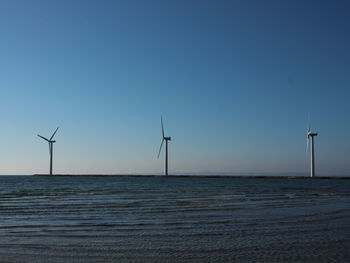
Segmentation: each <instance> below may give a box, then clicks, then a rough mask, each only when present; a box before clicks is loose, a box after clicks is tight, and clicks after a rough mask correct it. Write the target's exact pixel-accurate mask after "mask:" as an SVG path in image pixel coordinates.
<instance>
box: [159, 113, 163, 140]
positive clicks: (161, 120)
mask: <svg viewBox="0 0 350 263" xmlns="http://www.w3.org/2000/svg"><path fill="white" fill-rule="evenodd" d="M160 122H161V123H162V136H163V138H164V125H163V117H162V116H161V117H160Z"/></svg>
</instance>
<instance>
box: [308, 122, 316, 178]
mask: <svg viewBox="0 0 350 263" xmlns="http://www.w3.org/2000/svg"><path fill="white" fill-rule="evenodd" d="M306 134H307V148H306V149H307V153H309V144H310V143H311V151H310V176H311V177H314V176H315V146H314V137H315V136H317V133H314V132H311V124H310V117H309V123H308V128H307V133H306Z"/></svg>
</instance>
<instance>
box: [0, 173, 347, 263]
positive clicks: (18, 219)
mask: <svg viewBox="0 0 350 263" xmlns="http://www.w3.org/2000/svg"><path fill="white" fill-rule="evenodd" d="M0 262H9V263H10V262H26V263H27V262H84V263H89V262H317V263H319V262H350V180H308V179H245V178H240V179H239V178H149V177H148V178H140V177H137V178H133V177H129V178H116V177H113V178H108V177H100V178H99V177H59V178H55V177H51V178H50V177H29V176H11V177H10V176H2V177H0Z"/></svg>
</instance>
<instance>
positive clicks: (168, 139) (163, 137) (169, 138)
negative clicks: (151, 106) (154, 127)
mask: <svg viewBox="0 0 350 263" xmlns="http://www.w3.org/2000/svg"><path fill="white" fill-rule="evenodd" d="M160 121H161V124H162V143H161V144H160V148H159V152H158V159H159V156H160V152H161V151H162V146H163V142H164V141H165V176H168V141H171V137H166V136H165V135H164V126H163V117H161V118H160Z"/></svg>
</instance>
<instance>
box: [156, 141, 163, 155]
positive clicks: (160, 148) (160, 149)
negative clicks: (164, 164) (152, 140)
mask: <svg viewBox="0 0 350 263" xmlns="http://www.w3.org/2000/svg"><path fill="white" fill-rule="evenodd" d="M163 142H164V138H163V140H162V143H161V144H160V147H159V152H158V157H157V159H159V156H160V152H161V151H162V146H163Z"/></svg>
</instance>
